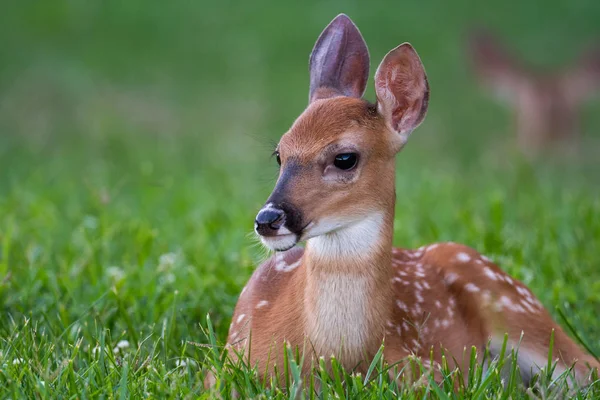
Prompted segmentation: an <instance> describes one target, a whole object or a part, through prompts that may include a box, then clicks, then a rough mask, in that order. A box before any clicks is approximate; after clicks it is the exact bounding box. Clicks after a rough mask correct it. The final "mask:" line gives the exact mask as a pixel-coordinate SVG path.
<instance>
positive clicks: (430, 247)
mask: <svg viewBox="0 0 600 400" xmlns="http://www.w3.org/2000/svg"><path fill="white" fill-rule="evenodd" d="M438 246H439V244H437V243H434V244H430V245H429V246H427V251H431V250H435V249H437V248H438Z"/></svg>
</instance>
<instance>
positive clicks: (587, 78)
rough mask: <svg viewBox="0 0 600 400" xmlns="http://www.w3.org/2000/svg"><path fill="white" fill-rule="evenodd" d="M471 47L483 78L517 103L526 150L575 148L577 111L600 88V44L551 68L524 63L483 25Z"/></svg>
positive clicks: (532, 152) (522, 145) (510, 102)
mask: <svg viewBox="0 0 600 400" xmlns="http://www.w3.org/2000/svg"><path fill="white" fill-rule="evenodd" d="M469 52H470V56H471V59H472V63H473V67H474V69H475V73H476V75H477V76H478V77H479V80H480V81H481V83H482V84H484V85H485V86H487V87H489V88H490V89H491V90H492V91H493V93H494V94H495V96H496V97H497V98H498V99H500V100H501V101H502V102H504V103H506V104H508V105H509V106H511V107H512V108H513V109H514V114H515V119H516V121H515V122H516V130H517V143H518V147H519V149H520V150H521V151H522V152H523V153H525V154H527V155H535V154H536V153H539V152H540V151H545V150H560V151H561V152H563V153H565V152H569V151H574V150H577V147H578V146H579V144H580V143H579V142H580V140H581V138H580V131H579V123H580V115H579V113H580V111H581V108H582V106H583V103H584V102H585V101H587V100H589V99H590V97H592V96H594V95H597V94H598V92H600V49H595V50H593V49H590V50H588V51H587V52H585V53H584V54H582V55H581V56H580V58H579V59H578V60H577V61H575V62H574V63H573V65H572V66H570V67H568V68H564V69H563V70H560V71H553V72H549V73H542V72H540V71H536V70H534V69H533V68H531V67H527V66H525V65H524V64H523V63H522V62H520V61H519V60H518V59H517V58H515V57H514V56H512V55H511V54H510V53H509V51H508V50H506V48H505V47H504V46H503V45H502V44H500V43H499V41H498V40H497V39H496V38H495V37H494V36H493V35H492V34H491V33H490V32H487V31H485V30H481V29H479V30H474V31H473V32H472V33H471V34H470V37H469Z"/></svg>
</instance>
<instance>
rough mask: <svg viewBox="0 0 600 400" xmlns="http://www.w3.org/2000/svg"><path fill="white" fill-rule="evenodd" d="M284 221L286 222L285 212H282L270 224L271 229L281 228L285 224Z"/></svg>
mask: <svg viewBox="0 0 600 400" xmlns="http://www.w3.org/2000/svg"><path fill="white" fill-rule="evenodd" d="M284 222H285V218H284V214H283V213H281V214H280V215H279V216H278V217H277V219H276V220H275V221H273V222H271V223H270V224H269V226H270V227H271V229H274V230H277V229H279V228H281V226H282V225H283V223H284Z"/></svg>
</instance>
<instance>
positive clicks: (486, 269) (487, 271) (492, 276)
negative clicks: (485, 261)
mask: <svg viewBox="0 0 600 400" xmlns="http://www.w3.org/2000/svg"><path fill="white" fill-rule="evenodd" d="M483 273H484V274H485V275H486V276H487V277H488V278H490V279H491V280H493V281H497V280H498V276H497V275H496V273H495V272H494V271H492V269H491V268H490V267H484V268H483Z"/></svg>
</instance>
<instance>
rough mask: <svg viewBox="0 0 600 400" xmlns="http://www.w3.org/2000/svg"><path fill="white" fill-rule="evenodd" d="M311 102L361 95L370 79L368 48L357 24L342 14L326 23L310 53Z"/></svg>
mask: <svg viewBox="0 0 600 400" xmlns="http://www.w3.org/2000/svg"><path fill="white" fill-rule="evenodd" d="M309 68H310V93H309V102H313V101H315V100H318V99H324V98H329V97H334V96H348V97H358V98H360V97H362V95H363V94H364V92H365V88H366V87H367V80H368V79H369V50H367V44H366V43H365V41H364V39H363V37H362V35H361V34H360V32H359V30H358V28H357V27H356V25H354V23H353V22H352V21H351V20H350V18H348V17H347V16H346V15H344V14H340V15H338V16H337V17H335V18H334V19H333V21H331V22H330V23H329V25H327V27H326V28H325V30H324V31H323V32H322V33H321V36H319V39H318V40H317V43H315V47H314V48H313V51H312V53H311V55H310V61H309Z"/></svg>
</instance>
